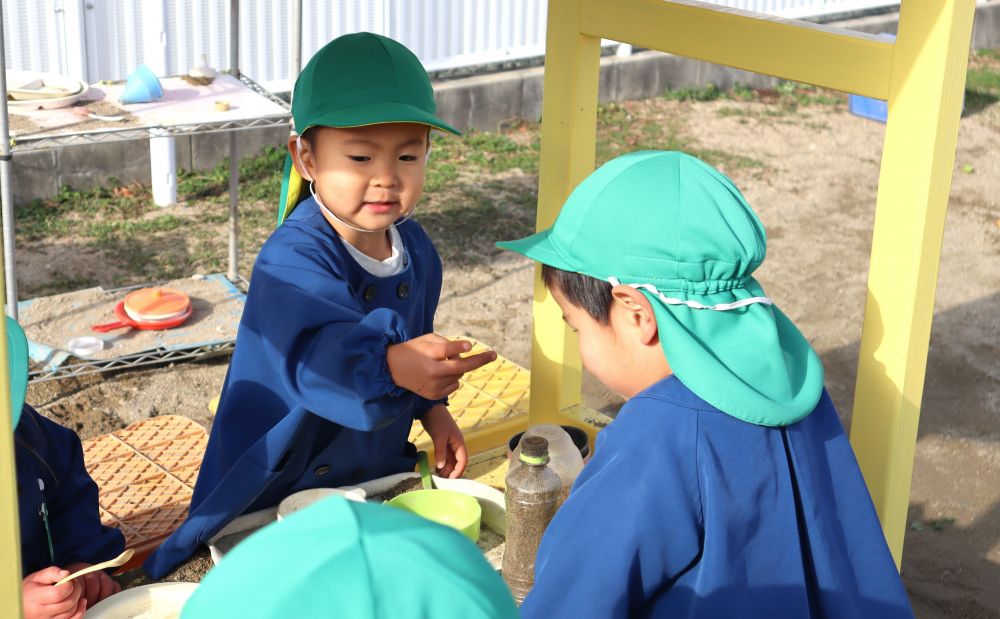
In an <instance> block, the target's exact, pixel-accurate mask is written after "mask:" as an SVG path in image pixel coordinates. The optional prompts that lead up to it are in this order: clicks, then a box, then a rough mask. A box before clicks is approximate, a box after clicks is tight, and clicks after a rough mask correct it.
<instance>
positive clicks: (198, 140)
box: [191, 125, 289, 170]
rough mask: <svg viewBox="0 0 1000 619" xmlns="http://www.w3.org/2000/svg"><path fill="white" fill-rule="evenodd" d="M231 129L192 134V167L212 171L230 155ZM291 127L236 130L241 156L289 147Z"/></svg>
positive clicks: (237, 147) (238, 150)
mask: <svg viewBox="0 0 1000 619" xmlns="http://www.w3.org/2000/svg"><path fill="white" fill-rule="evenodd" d="M230 133H231V132H229V131H219V132H214V133H201V134H194V135H192V136H191V169H192V170H211V169H212V168H214V167H216V166H217V165H219V164H220V163H222V162H223V160H224V159H225V158H226V157H228V156H229V135H230ZM288 134H289V128H288V126H287V125H286V126H280V127H262V128H259V129H243V130H241V131H237V132H236V149H237V152H238V153H239V155H238V157H240V158H243V157H250V156H253V155H256V154H258V153H260V152H261V151H262V150H264V148H266V147H268V146H273V147H277V148H285V146H286V144H287V143H288Z"/></svg>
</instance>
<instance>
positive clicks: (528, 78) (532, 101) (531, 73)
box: [521, 67, 545, 122]
mask: <svg viewBox="0 0 1000 619" xmlns="http://www.w3.org/2000/svg"><path fill="white" fill-rule="evenodd" d="M544 84H545V69H544V68H542V67H535V68H533V69H526V70H525V71H524V74H523V75H522V79H521V118H523V119H525V120H530V121H532V122H537V121H540V120H541V119H542V89H543V88H544Z"/></svg>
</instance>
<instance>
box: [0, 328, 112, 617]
mask: <svg viewBox="0 0 1000 619" xmlns="http://www.w3.org/2000/svg"><path fill="white" fill-rule="evenodd" d="M6 324H7V360H8V364H9V370H10V397H11V409H10V410H11V413H12V414H13V416H14V419H13V421H14V457H15V462H16V468H17V508H18V516H19V521H20V532H21V574H23V575H24V579H23V580H22V582H21V598H22V603H23V608H24V617H25V619H36V618H37V619H55V618H59V619H65V618H77V617H82V616H83V613H84V611H85V609H87V608H89V607H91V606H93V605H94V604H96V603H97V602H99V601H101V600H103V599H104V598H106V597H108V596H110V595H112V594H114V593H117V592H118V591H121V587H120V586H119V585H118V583H116V582H115V581H113V580H111V577H110V576H108V574H107V573H106V572H103V571H98V572H92V573H90V574H87V575H85V576H82V577H80V578H78V579H76V580H73V581H71V582H68V583H65V584H62V585H59V586H57V587H55V586H53V584H54V583H56V582H58V581H60V580H61V579H63V578H65V577H66V576H69V575H70V573H71V572H75V571H77V570H79V569H82V568H84V567H87V566H89V565H92V564H94V563H100V562H102V561H107V560H108V559H112V558H114V557H116V556H117V555H118V554H119V553H121V551H122V550H123V549H124V548H125V538H124V537H123V536H122V534H121V531H119V530H118V529H112V528H109V527H106V526H104V525H102V524H101V515H100V512H99V509H98V505H97V484H95V483H94V480H93V479H91V478H90V475H88V474H87V469H86V468H85V467H84V463H83V448H82V447H81V445H80V438H79V437H78V436H77V435H76V433H75V432H73V431H72V430H70V429H69V428H64V427H62V426H60V425H59V424H57V423H55V422H54V421H50V420H49V419H46V418H45V417H42V416H41V415H39V414H38V413H37V412H36V411H35V409H33V408H32V407H31V406H29V405H28V404H25V403H24V397H25V393H26V392H27V388H28V343H27V340H26V339H25V337H24V331H22V330H21V327H20V326H19V325H18V324H17V322H15V321H14V320H13V319H11V318H9V317H8V318H6Z"/></svg>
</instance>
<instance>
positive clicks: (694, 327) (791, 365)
mask: <svg viewBox="0 0 1000 619" xmlns="http://www.w3.org/2000/svg"><path fill="white" fill-rule="evenodd" d="M500 246H501V247H504V248H507V249H512V250H514V251H517V252H520V253H522V254H524V255H526V256H528V257H530V258H533V259H535V260H538V261H539V262H541V263H542V264H543V279H544V281H545V283H546V285H547V287H548V289H549V291H550V293H551V294H552V296H553V297H554V299H555V301H556V302H557V303H558V304H559V307H560V308H561V309H562V311H563V317H564V319H565V321H566V323H567V324H568V325H569V326H570V327H571V328H572V329H573V330H574V331H576V332H577V334H578V337H579V344H580V356H581V359H582V361H583V364H584V365H585V366H586V367H587V368H588V369H589V370H590V371H591V372H592V373H593V374H594V375H595V376H596V377H597V378H599V379H600V380H601V381H602V382H604V383H605V384H606V385H607V386H608V387H609V388H611V389H614V390H615V391H617V392H618V393H620V394H621V395H622V396H624V397H625V398H626V399H627V400H628V401H627V402H626V403H625V405H624V406H623V407H622V409H621V410H620V412H619V413H618V415H617V417H616V418H615V420H614V421H613V422H612V423H611V424H610V425H609V426H608V427H607V428H605V429H604V430H602V431H601V433H600V434H599V435H598V437H597V445H596V450H595V453H594V456H593V459H592V460H591V461H590V462H589V463H588V464H587V465H586V466H585V467H584V469H583V471H582V473H581V474H580V476H579V477H578V478H577V480H576V483H575V484H574V486H573V489H572V492H571V493H570V496H569V498H568V499H567V501H566V503H565V504H564V505H563V507H562V508H561V509H560V511H559V512H558V513H557V514H556V516H555V518H554V519H553V521H552V523H551V524H550V525H549V528H548V530H547V531H546V532H545V535H544V537H543V539H542V543H541V547H540V548H539V551H538V556H537V562H536V564H535V586H534V589H533V590H532V592H531V593H530V594H529V595H528V597H527V598H526V599H525V601H524V604H523V605H522V607H521V612H522V615H523V616H524V617H526V618H528V619H533V618H544V619H554V618H559V617H567V618H569V617H572V618H577V617H594V618H602V619H603V618H608V617H692V618H693V617H706V618H717V617H751V618H752V617H760V618H764V617H767V618H771V617H829V618H847V617H851V618H857V617H877V618H878V619H888V618H891V617H893V618H894V617H912V611H911V609H910V604H909V601H908V599H907V596H906V592H905V591H904V589H903V586H902V583H901V581H900V578H899V574H898V573H897V571H896V567H895V565H894V563H893V560H892V556H891V555H890V553H889V549H888V547H887V545H886V542H885V538H884V537H883V534H882V530H881V528H880V527H879V522H878V519H877V517H876V514H875V510H874V507H873V505H872V502H871V498H870V497H869V494H868V491H867V488H866V487H865V483H864V480H863V479H862V477H861V473H860V471H859V469H858V465H857V462H856V460H855V458H854V454H853V452H852V451H851V446H850V444H849V443H848V441H847V438H846V437H845V435H844V431H843V428H842V426H841V424H840V420H839V418H838V416H837V411H836V409H835V408H834V405H833V402H832V401H831V400H830V396H829V395H828V394H827V392H826V390H825V389H824V387H823V367H822V365H821V363H820V360H819V358H818V357H817V355H816V353H815V352H814V351H813V349H812V348H811V347H810V345H809V343H808V342H807V341H806V340H805V338H804V337H803V336H802V334H801V333H800V332H799V331H798V329H796V328H795V326H794V325H793V324H792V322H791V321H790V320H789V319H788V318H787V317H786V316H785V315H784V314H782V313H781V311H780V310H779V309H778V307H777V306H776V305H775V303H774V302H773V301H772V300H771V299H770V298H768V297H767V296H766V295H765V294H764V290H763V289H762V288H761V286H760V284H759V283H758V282H757V281H756V280H755V279H754V278H753V276H752V273H753V272H754V270H755V269H756V268H757V267H758V266H760V264H761V262H762V261H763V260H764V254H765V247H766V237H765V233H764V228H763V226H762V225H761V223H760V221H759V220H758V219H757V216H756V215H755V214H754V212H753V211H752V210H751V209H750V206H749V205H748V204H747V203H746V201H745V199H744V198H743V196H742V195H741V194H740V192H739V190H738V189H737V188H736V187H735V186H734V185H733V184H732V182H731V181H730V180H729V179H728V178H726V177H725V176H723V175H722V174H720V173H719V172H718V171H716V170H715V169H713V168H711V167H710V166H708V165H706V164H705V163H703V162H701V161H699V160H697V159H695V158H693V157H690V156H687V155H683V154H681V153H675V152H656V151H653V152H638V153H633V154H629V155H625V156H623V157H619V158H617V159H614V160H612V161H610V162H608V163H607V164H605V165H604V166H602V167H601V168H600V169H598V170H597V171H596V172H594V173H593V174H591V175H590V176H589V177H588V178H587V179H586V180H584V181H583V182H582V183H581V184H580V185H579V186H578V187H577V188H576V190H575V191H573V193H572V194H571V195H570V197H569V199H568V200H567V201H566V204H565V206H564V207H563V209H562V212H561V213H560V214H559V217H558V219H557V220H556V222H555V224H554V225H553V226H552V228H550V229H548V230H545V231H543V232H540V233H538V234H536V235H534V236H531V237H528V238H526V239H522V240H520V241H513V242H509V243H501V244H500Z"/></svg>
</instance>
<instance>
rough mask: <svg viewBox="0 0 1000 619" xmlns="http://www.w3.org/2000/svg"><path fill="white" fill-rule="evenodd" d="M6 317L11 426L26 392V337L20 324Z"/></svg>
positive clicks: (19, 413) (15, 421)
mask: <svg viewBox="0 0 1000 619" xmlns="http://www.w3.org/2000/svg"><path fill="white" fill-rule="evenodd" d="M5 318H6V319H7V376H8V378H9V380H10V383H9V387H10V415H11V421H12V422H13V424H12V427H13V428H17V423H18V422H19V421H20V420H21V409H22V408H23V407H24V398H25V396H26V395H27V393H28V338H26V337H25V336H24V331H23V330H22V329H21V325H19V324H17V321H16V320H14V319H13V318H11V317H10V316H5Z"/></svg>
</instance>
